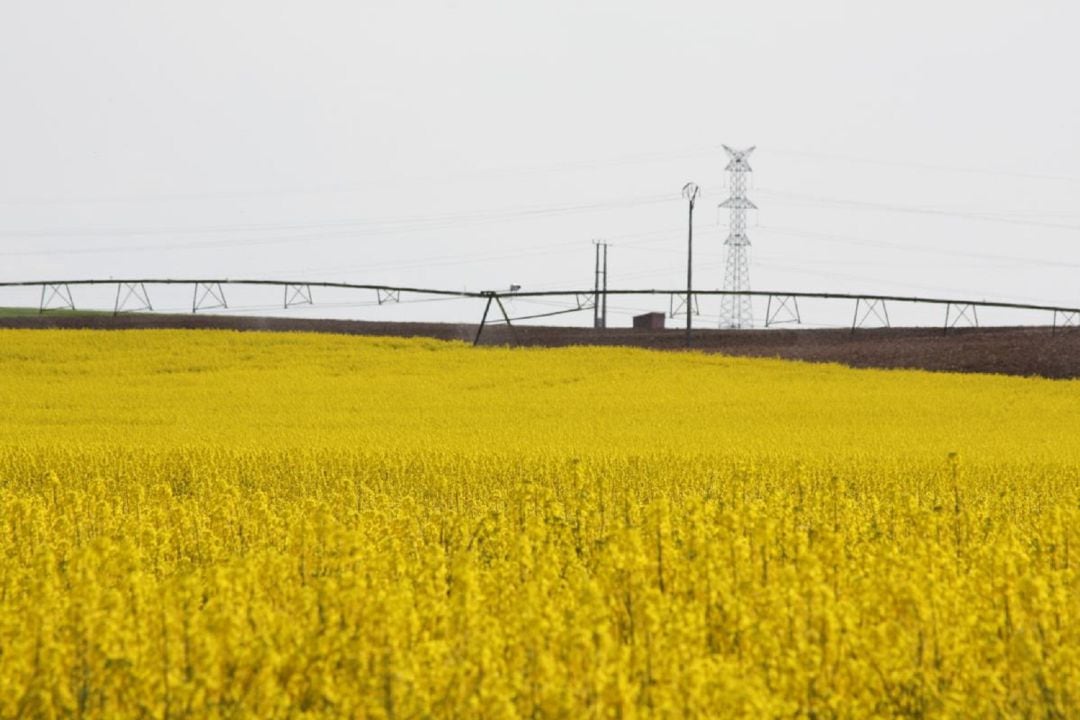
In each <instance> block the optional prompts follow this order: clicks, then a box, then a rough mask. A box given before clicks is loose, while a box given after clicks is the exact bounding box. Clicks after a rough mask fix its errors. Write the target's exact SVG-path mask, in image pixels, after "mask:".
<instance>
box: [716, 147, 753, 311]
mask: <svg viewBox="0 0 1080 720" xmlns="http://www.w3.org/2000/svg"><path fill="white" fill-rule="evenodd" d="M724 150H725V151H726V152H727V154H728V158H729V161H728V164H727V167H726V168H724V169H725V170H727V171H728V174H729V177H730V178H731V195H730V196H729V197H728V199H727V200H725V201H724V202H722V203H720V207H722V208H726V209H727V210H728V211H729V220H728V228H729V229H728V236H727V240H725V241H724V245H725V246H726V247H727V262H726V264H725V267H724V286H723V287H724V290H728V291H731V292H742V291H745V290H749V289H750V238H748V237H747V236H746V211H747V210H753V209H756V208H757V205H755V204H754V203H752V202H750V200H749V199H748V198H747V197H746V174H747V173H749V172H753V170H752V169H751V168H750V163H749V162H747V158H749V157H750V153H752V152H754V148H753V147H749V148H747V149H745V150H735V149H733V148H730V147H728V146H727V145H725V146H724ZM753 325H754V307H753V305H752V303H751V302H750V296H749V295H724V296H722V297H721V298H720V327H722V328H748V327H753Z"/></svg>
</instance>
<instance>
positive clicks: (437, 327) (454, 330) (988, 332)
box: [0, 314, 1080, 378]
mask: <svg viewBox="0 0 1080 720" xmlns="http://www.w3.org/2000/svg"><path fill="white" fill-rule="evenodd" d="M0 327H5V328H93V329H110V330H132V329H146V328H189V329H224V330H261V331H272V332H328V333H339V334H347V335H382V336H393V337H430V338H436V339H440V340H464V341H468V342H471V341H472V338H473V336H474V335H475V334H476V325H458V324H452V323H386V322H367V321H358V320H315V319H306V318H269V317H239V316H224V315H164V314H161V315H159V314H128V315H120V316H117V317H112V316H109V315H87V316H62V315H53V316H50V315H47V314H46V315H39V316H27V317H8V318H0ZM515 335H516V338H512V336H511V334H510V331H509V329H508V328H506V327H504V326H489V327H488V328H486V329H485V330H484V337H483V340H482V344H484V345H496V344H510V343H511V342H512V341H516V344H520V345H525V346H538V347H563V346H568V345H620V346H630V347H643V348H652V349H660V350H681V349H683V343H684V335H683V332H682V331H681V330H660V331H648V330H631V329H626V328H612V329H607V330H594V329H592V328H561V327H549V326H518V327H516V328H515ZM694 348H695V349H696V350H701V351H704V352H719V353H724V354H727V355H745V356H753V357H777V358H787V359H794V360H807V361H812V362H836V363H842V364H844V365H849V366H851V367H876V368H919V369H924V370H936V371H949V372H985V373H1004V374H1009V375H1038V376H1042V377H1048V378H1075V377H1080V329H1076V328H1070V329H1065V330H1059V331H1058V332H1057V333H1056V334H1055V333H1052V332H1051V330H1050V328H1048V327H1023V328H1008V327H994V328H963V329H955V330H950V331H949V333H948V334H943V333H942V330H941V328H891V329H886V328H882V329H860V330H858V331H856V332H855V333H854V334H852V333H851V332H850V331H849V330H788V329H784V330H698V331H695V334H694Z"/></svg>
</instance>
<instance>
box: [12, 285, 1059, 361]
mask: <svg viewBox="0 0 1080 720" xmlns="http://www.w3.org/2000/svg"><path fill="white" fill-rule="evenodd" d="M88 285H105V286H111V285H115V286H116V301H115V303H114V305H113V315H119V314H120V313H129V312H153V310H154V308H153V305H152V304H151V302H150V293H149V290H148V289H147V288H148V286H154V285H190V286H191V287H192V288H193V292H192V301H191V312H192V313H198V312H200V311H207V310H215V309H228V307H229V305H228V302H227V300H226V294H225V289H226V288H227V287H229V286H241V285H248V286H261V287H266V288H276V289H279V290H280V292H281V293H282V294H281V296H280V297H281V298H282V306H283V308H284V309H289V308H292V307H296V306H299V305H314V304H315V300H314V297H315V296H314V294H313V288H324V289H325V288H335V289H344V290H355V291H366V292H374V293H375V297H376V301H377V304H378V305H386V304H390V303H399V302H401V297H402V295H403V294H404V295H419V296H428V297H442V298H448V299H451V298H460V299H474V300H483V301H485V302H484V311H483V315H482V316H481V317H480V324H479V326H478V327H477V330H476V337H475V339H474V341H473V344H474V345H476V344H479V342H480V339H481V337H482V336H483V332H484V328H485V327H486V326H488V325H494V324H504V325H507V326H508V327H509V328H510V330H511V336H512V337H513V338H514V341H515V342H516V337H515V336H514V335H513V331H514V323H516V322H521V321H525V320H534V319H538V318H545V317H552V316H555V315H564V314H567V313H575V312H581V311H586V310H594V309H595V308H597V307H603V306H605V305H606V300H607V298H608V297H609V296H616V297H619V296H630V295H634V296H654V297H655V296H667V297H668V298H669V305H670V307H671V308H672V311H671V315H672V317H674V316H675V315H676V314H678V313H679V310H680V309H683V311H685V312H690V311H692V308H693V307H695V305H696V303H697V300H698V298H700V297H720V298H721V300H727V301H730V302H742V301H743V300H744V299H745V300H746V302H749V300H750V298H755V297H757V298H764V299H765V300H766V304H767V309H766V313H765V327H766V328H768V327H772V326H774V325H780V324H802V315H801V313H800V312H799V304H798V303H799V300H800V299H810V298H813V299H821V300H835V301H849V302H854V315H853V317H852V322H851V332H852V333H854V332H855V331H856V330H857V329H859V328H861V327H866V326H868V324H873V325H876V326H878V327H891V324H890V321H889V312H888V307H887V303H915V304H923V305H937V306H944V309H945V321H944V325H943V327H942V332H943V333H947V332H948V331H949V330H950V329H953V328H956V327H961V326H963V327H978V326H979V309H980V308H1006V309H1013V310H1029V311H1040V312H1046V313H1048V314H1050V318H1049V319H1050V321H1051V322H1050V326H1051V332H1057V331H1058V330H1059V329H1062V328H1069V327H1073V328H1080V308H1077V307H1062V306H1056V305H1035V304H1026V303H1014V302H1001V301H993V300H964V299H956V298H940V297H915V296H904V295H874V294H866V293H831V292H796V291H771V290H742V291H733V290H693V291H689V292H688V291H686V290H664V289H659V288H649V289H636V290H608V289H590V290H544V291H535V292H530V291H521V290H519V289H517V288H513V289H511V290H506V291H494V290H486V291H480V292H469V291H464V290H462V291H458V290H438V289H434V288H418V287H406V286H396V285H363V284H356V283H343V282H309V281H295V282H294V281H289V280H231V279H171V278H139V279H132V280H116V279H109V280H48V281H42V280H34V281H25V282H0V287H7V288H16V287H38V286H40V287H41V301H40V304H39V306H38V312H39V313H41V314H43V313H47V312H50V311H56V310H75V309H76V308H75V300H74V296H73V294H72V288H73V287H79V286H88ZM512 298H567V299H568V300H571V301H572V303H573V304H572V305H570V306H569V307H567V308H564V309H559V310H554V311H551V312H544V313H539V314H535V315H521V316H517V317H511V316H510V314H509V313H508V312H507V309H506V305H505V304H504V303H503V300H508V299H512ZM493 309H495V310H497V311H498V313H499V315H500V316H501V317H498V318H495V319H490V320H489V317H490V316H491V314H492V310H493ZM672 332H675V331H672Z"/></svg>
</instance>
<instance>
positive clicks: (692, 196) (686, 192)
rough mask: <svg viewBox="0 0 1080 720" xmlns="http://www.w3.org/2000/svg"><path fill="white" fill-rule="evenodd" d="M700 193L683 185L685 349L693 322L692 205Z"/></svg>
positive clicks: (687, 184)
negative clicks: (686, 209) (686, 210)
mask: <svg viewBox="0 0 1080 720" xmlns="http://www.w3.org/2000/svg"><path fill="white" fill-rule="evenodd" d="M700 192H701V188H699V187H698V186H697V185H695V184H694V183H692V182H688V183H686V184H685V185H683V189H682V195H683V197H684V198H686V200H687V203H689V206H690V217H689V222H688V224H687V226H686V347H690V331H691V329H692V327H693V322H694V321H693V316H694V313H693V312H692V309H693V307H694V306H693V302H694V295H693V293H694V204H695V203H696V202H697V197H698V193H700Z"/></svg>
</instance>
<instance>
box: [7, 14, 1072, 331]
mask: <svg viewBox="0 0 1080 720" xmlns="http://www.w3.org/2000/svg"><path fill="white" fill-rule="evenodd" d="M1077 7H1078V6H1076V5H1075V4H1074V3H1067V2H1037V1H1036V2H1032V1H1030V0H1029V1H1027V2H997V1H987V0H983V1H982V2H959V1H953V2H940V1H939V2H904V3H899V2H897V3H889V4H888V5H886V4H885V3H876V2H866V1H865V0H863V1H862V2H854V1H853V2H840V1H836V0H830V1H818V2H813V3H808V2H740V3H729V2H715V1H713V2H694V1H693V0H687V1H685V2H681V3H671V2H634V1H628V0H624V1H623V2H618V3H616V2H604V3H600V2H592V3H590V2H580V1H578V2H563V0H545V2H535V3H525V2H505V1H504V2H469V1H466V0H461V1H460V2H319V1H305V2H299V1H297V2H273V1H268V0H259V1H255V0H249V1H240V0H216V1H214V2H210V1H202V0H188V1H187V2H145V1H143V2H135V1H134V0H132V1H130V2H119V1H116V0H95V1H94V2H74V1H73V2H55V1H53V0H4V1H3V2H2V3H0V98H2V106H0V279H2V280H26V279H42V278H81V277H124V276H227V277H234V278H236V277H252V278H263V277H266V278H270V277H272V278H303V279H309V280H316V279H320V280H346V281H354V282H372V283H380V282H384V283H404V284H410V285H425V286H434V287H447V288H454V289H457V288H468V289H471V290H481V289H489V288H504V287H506V286H507V285H509V284H510V283H518V284H521V285H523V286H524V287H526V288H529V289H540V288H563V287H582V286H589V285H590V284H591V282H592V275H591V272H592V247H591V241H592V240H593V239H594V238H604V239H608V240H610V242H612V243H613V246H612V249H611V260H610V265H611V285H612V286H614V287H630V286H635V287H657V286H659V287H679V286H680V285H682V284H683V283H684V282H685V264H684V263H685V205H684V204H683V202H682V201H681V200H680V199H679V197H678V192H679V188H680V187H681V186H682V185H683V183H685V182H686V181H688V180H694V181H696V182H698V183H699V184H700V185H701V186H702V188H703V190H704V195H703V197H702V200H701V202H700V204H699V210H698V230H697V234H696V249H697V252H696V255H697V257H698V258H699V260H698V262H697V263H696V265H695V275H696V278H697V279H698V282H697V286H698V287H699V288H716V287H719V286H720V285H721V284H722V260H723V248H722V241H723V238H724V237H725V235H726V228H725V227H724V225H723V221H724V220H725V218H724V217H723V216H721V215H720V214H719V213H718V212H717V210H716V208H715V206H716V204H717V203H718V202H720V201H721V200H722V199H723V197H724V195H725V189H724V178H723V166H724V157H723V153H722V151H721V150H720V145H721V143H727V144H731V145H736V146H739V145H751V144H753V145H756V146H757V147H758V150H757V151H756V153H755V155H754V156H753V161H752V165H753V167H754V169H755V175H754V178H753V183H754V186H753V191H752V193H751V198H752V199H754V200H755V201H756V202H757V204H758V205H759V206H760V208H761V209H760V211H759V212H758V213H757V216H756V217H754V218H752V226H751V228H750V237H751V242H752V243H753V247H752V256H751V257H752V269H751V282H752V285H753V286H754V287H755V288H756V289H774V288H775V289H792V290H833V291H850V292H882V293H897V294H922V295H932V294H937V295H943V294H944V295H955V296H960V297H973V298H995V299H1012V300H1029V299H1030V300H1038V301H1045V302H1049V303H1062V304H1070V305H1074V304H1080V287H1078V283H1077V282H1076V277H1077V274H1078V270H1080V246H1078V243H1077V240H1078V238H1080V204H1078V203H1077V198H1078V192H1080V140H1078V137H1077V129H1078V128H1080V93H1077V92H1076V91H1075V88H1074V87H1073V85H1074V82H1073V77H1072V76H1073V75H1074V74H1075V68H1077V67H1080V44H1078V43H1076V41H1075V35H1076V28H1077V27H1080V10H1078V9H1077ZM188 292H189V291H184V292H183V293H182V294H181V295H182V296H181V295H176V296H175V297H173V296H170V295H168V293H164V294H162V295H159V298H158V305H159V306H163V307H169V306H176V307H180V306H182V305H183V304H184V303H185V302H188V303H190V298H189V297H187V293H188ZM23 295H25V297H24V296H23ZM99 295H100V294H99ZM99 295H93V294H92V293H91V294H87V293H86V292H84V293H83V295H82V297H80V296H79V294H78V291H77V296H76V301H77V303H79V302H81V303H82V304H86V303H98V302H101V303H104V304H108V302H109V301H110V300H111V296H110V295H109V293H105V294H104V295H100V297H99ZM174 295H175V293H174ZM316 299H324V300H325V301H326V302H331V301H333V302H334V303H335V304H336V303H350V302H368V301H370V300H372V299H373V298H368V297H357V296H351V297H350V296H337V295H335V296H332V297H331V296H323V298H316ZM278 300H279V298H278V296H277V293H276V292H275V293H273V294H272V295H267V294H266V293H265V292H264V293H263V294H262V295H260V294H259V293H254V294H249V295H248V296H245V297H243V298H240V299H237V300H235V301H234V304H239V305H241V306H243V307H251V308H253V311H254V308H256V307H258V306H263V305H267V306H268V305H272V304H273V303H276V302H277V301H278ZM36 301H37V297H36V294H34V293H29V294H26V292H24V293H23V294H22V295H20V294H12V293H10V292H9V293H6V294H4V295H2V296H0V304H34V303H36ZM656 304H657V305H658V308H657V309H661V306H662V308H664V309H666V302H663V301H656ZM517 305H518V307H516V310H515V311H516V312H519V313H525V312H528V311H534V312H535V311H542V310H543V309H545V307H546V306H539V305H531V304H526V303H523V302H521V301H518V302H517ZM613 305H614V306H615V307H616V308H617V311H615V312H613V313H612V314H613V322H617V323H623V322H625V321H626V319H625V317H620V313H621V312H623V311H625V312H631V311H634V310H638V309H646V308H648V307H650V303H649V301H646V300H634V301H620V303H614V302H613ZM703 310H704V311H705V312H706V314H707V315H708V317H706V318H703V319H702V322H703V323H707V324H712V323H714V322H715V308H713V307H712V306H711V305H708V304H706V305H705V306H703ZM761 310H763V308H759V309H758V312H759V313H760V312H761ZM290 312H293V311H290ZM477 312H478V309H477V308H476V307H474V305H469V304H464V305H463V304H461V303H459V302H451V303H434V304H430V305H425V304H416V305H409V306H401V307H399V308H385V307H384V308H370V307H333V308H329V307H327V308H323V309H321V310H320V309H318V308H317V309H315V310H314V311H309V312H308V314H325V315H329V314H333V315H346V316H353V317H365V318H368V317H393V318H398V319H406V318H413V319H444V318H451V317H461V318H468V319H475V318H474V317H473V316H474V315H476V314H477ZM890 312H892V313H893V315H894V320H898V321H905V320H910V321H912V322H916V321H923V320H924V319H925V321H927V322H931V321H932V322H935V323H936V322H938V318H937V317H936V313H937V311H934V313H935V314H934V315H933V317H932V318H924V317H923V316H921V315H918V314H917V313H916V312H915V311H911V310H903V309H901V308H897V309H895V310H894V309H890ZM905 312H906V313H908V315H907V316H905V315H904V313H905ZM849 313H850V308H849V307H845V308H842V309H836V308H832V309H829V308H828V307H826V306H821V307H819V306H816V305H814V306H811V307H810V308H807V309H806V310H804V315H807V314H809V317H808V318H807V319H808V320H810V321H812V322H818V323H822V324H828V323H832V322H836V323H842V322H845V321H850V320H849ZM913 313H914V314H913ZM1010 317H1015V316H1010ZM581 320H582V321H586V320H587V318H584V317H583V318H581Z"/></svg>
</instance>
